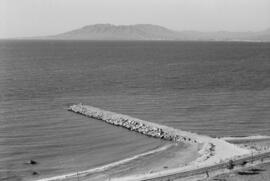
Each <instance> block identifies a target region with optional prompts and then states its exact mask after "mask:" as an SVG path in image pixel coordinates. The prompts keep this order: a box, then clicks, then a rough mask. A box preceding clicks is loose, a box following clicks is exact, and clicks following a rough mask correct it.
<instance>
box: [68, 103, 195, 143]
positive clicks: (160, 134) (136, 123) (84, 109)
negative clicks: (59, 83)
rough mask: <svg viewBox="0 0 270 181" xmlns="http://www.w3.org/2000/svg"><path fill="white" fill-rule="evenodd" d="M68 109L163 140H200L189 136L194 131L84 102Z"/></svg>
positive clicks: (189, 141) (192, 141)
mask: <svg viewBox="0 0 270 181" xmlns="http://www.w3.org/2000/svg"><path fill="white" fill-rule="evenodd" d="M68 110H69V111H72V112H75V113H78V114H82V115H84V116H87V117H91V118H95V119H98V120H102V121H105V122H106V123H109V124H112V125H115V126H121V127H123V128H126V129H129V130H131V131H135V132H138V133H141V134H144V135H146V136H150V137H154V138H160V139H163V140H168V141H174V142H188V143H197V142H198V140H196V139H194V137H193V136H188V135H189V134H190V135H192V133H188V132H185V133H186V134H185V133H184V134H183V132H182V131H181V133H180V132H179V130H176V129H174V128H170V127H167V126H163V125H159V124H155V123H152V122H148V121H144V120H141V119H137V118H133V117H131V116H127V115H123V114H118V113H114V112H110V111H105V110H102V109H99V108H96V107H92V106H88V105H83V104H77V105H72V106H70V107H69V108H68Z"/></svg>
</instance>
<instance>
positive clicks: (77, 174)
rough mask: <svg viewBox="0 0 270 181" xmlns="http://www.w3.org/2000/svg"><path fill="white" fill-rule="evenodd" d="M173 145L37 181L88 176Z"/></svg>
mask: <svg viewBox="0 0 270 181" xmlns="http://www.w3.org/2000/svg"><path fill="white" fill-rule="evenodd" d="M171 146H173V144H166V145H164V146H162V147H159V148H157V149H154V150H151V151H148V152H144V153H141V154H138V155H135V156H132V157H129V158H126V159H123V160H120V161H116V162H112V163H110V164H107V165H103V166H100V167H96V168H92V169H89V170H85V171H79V172H73V173H69V174H65V175H60V176H54V177H49V178H43V179H39V180H36V181H57V180H63V179H67V178H72V177H77V176H80V177H83V176H87V175H88V174H91V173H96V172H101V171H105V170H107V169H109V168H112V167H115V166H118V165H121V164H124V163H127V162H130V161H132V160H135V159H138V158H140V157H143V156H147V155H151V154H154V153H157V152H161V151H164V150H167V149H168V148H170V147H171Z"/></svg>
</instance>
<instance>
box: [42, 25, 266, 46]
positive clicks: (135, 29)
mask: <svg viewBox="0 0 270 181" xmlns="http://www.w3.org/2000/svg"><path fill="white" fill-rule="evenodd" d="M39 38H41V39H63V40H65V39H66V40H150V41H151V40H152V41H162V40H168V41H263V42H269V41H270V29H267V30H265V31H259V32H229V31H217V32H200V31H175V30H171V29H168V28H165V27H162V26H159V25H151V24H136V25H112V24H95V25H88V26H84V27H82V28H79V29H75V30H72V31H68V32H65V33H61V34H57V35H52V36H47V37H39Z"/></svg>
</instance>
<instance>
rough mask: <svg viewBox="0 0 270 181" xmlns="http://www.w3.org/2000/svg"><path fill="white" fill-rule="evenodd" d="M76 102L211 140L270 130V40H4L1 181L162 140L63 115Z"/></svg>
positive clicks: (119, 156) (97, 162) (60, 170)
mask: <svg viewBox="0 0 270 181" xmlns="http://www.w3.org/2000/svg"><path fill="white" fill-rule="evenodd" d="M77 103H83V104H88V105H91V106H95V107H99V108H101V109H105V110H109V111H114V112H117V113H122V114H127V115H130V116H133V117H137V118H140V119H144V120H147V121H152V122H156V123H159V124H164V125H167V126H171V127H174V128H178V129H182V130H186V131H191V132H195V133H199V134H204V135H209V136H213V137H222V136H249V135H269V136H270V43H260V42H195V41H194V42H170V41H166V42H165V41H133V42H132V41H67V40H58V41H56V40H0V180H3V181H28V180H37V179H40V178H46V177H51V176H56V175H61V174H68V173H72V172H79V171H82V170H88V169H94V168H96V167H100V166H103V165H108V164H110V163H113V162H117V161H119V160H123V159H127V158H131V157H134V156H136V155H140V154H143V153H146V152H149V151H151V150H155V149H159V148H160V147H162V146H164V144H166V143H164V141H162V140H159V139H154V138H150V137H146V136H144V135H140V134H138V133H135V132H130V131H128V130H126V129H123V128H119V127H115V126H112V125H108V124H106V123H104V122H102V121H99V120H94V119H90V118H86V117H83V116H81V115H76V114H74V113H72V112H69V111H67V108H68V106H69V105H72V104H77ZM30 160H34V161H36V162H37V164H35V165H31V164H29V161H30ZM130 165H132V164H130ZM78 179H79V178H78Z"/></svg>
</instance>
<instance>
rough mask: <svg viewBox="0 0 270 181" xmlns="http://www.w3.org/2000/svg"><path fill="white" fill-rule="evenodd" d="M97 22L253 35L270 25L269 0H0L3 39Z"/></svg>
mask: <svg viewBox="0 0 270 181" xmlns="http://www.w3.org/2000/svg"><path fill="white" fill-rule="evenodd" d="M96 23H111V24H137V23H149V24H158V25H162V26H166V27H168V28H171V29H175V30H200V31H216V30H229V31H257V30H263V29H266V28H269V27H270V0H0V37H2V38H3V37H18V36H37V35H50V34H56V33H61V32H64V31H68V30H71V29H76V28H79V27H81V26H84V25H88V24H96Z"/></svg>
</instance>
